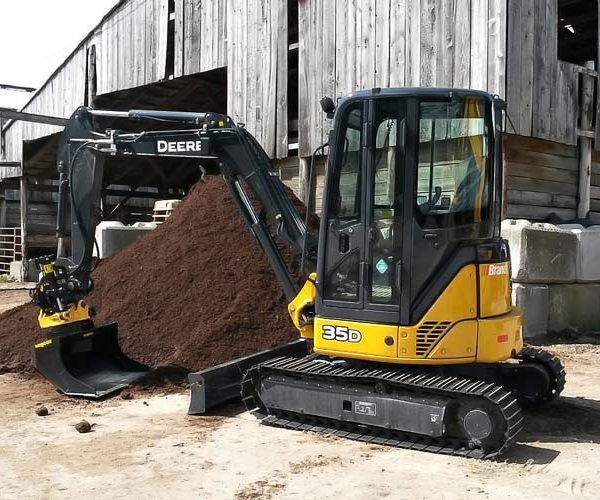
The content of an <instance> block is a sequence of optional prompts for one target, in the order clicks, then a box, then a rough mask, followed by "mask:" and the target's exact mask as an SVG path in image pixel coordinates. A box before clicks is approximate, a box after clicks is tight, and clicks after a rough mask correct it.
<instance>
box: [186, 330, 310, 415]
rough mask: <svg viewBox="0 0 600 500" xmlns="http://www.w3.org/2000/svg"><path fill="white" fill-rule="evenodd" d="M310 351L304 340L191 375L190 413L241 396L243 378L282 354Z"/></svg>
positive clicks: (197, 413)
mask: <svg viewBox="0 0 600 500" xmlns="http://www.w3.org/2000/svg"><path fill="white" fill-rule="evenodd" d="M307 353H308V343H307V342H306V340H304V339H299V340H295V341H294V342H290V343H289V344H284V345H281V346H278V347H274V348H272V349H267V350H266V351H260V352H257V353H255V354H251V355H249V356H245V357H243V358H238V359H234V360H233V361H228V362H227V363H223V364H220V365H217V366H213V367H211V368H207V369H206V370H202V371H199V372H195V373H190V374H189V375H188V381H189V383H190V389H191V400H190V406H189V409H188V415H201V414H203V413H206V412H207V411H208V410H210V409H211V408H214V407H216V406H218V405H220V404H223V403H226V402H229V401H236V400H239V399H240V395H241V384H242V377H243V376H244V373H246V371H247V370H248V369H249V368H250V367H252V366H254V365H256V364H258V363H264V362H265V361H268V360H270V359H273V358H277V357H279V356H292V357H302V356H306V355H307Z"/></svg>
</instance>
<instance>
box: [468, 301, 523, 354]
mask: <svg viewBox="0 0 600 500" xmlns="http://www.w3.org/2000/svg"><path fill="white" fill-rule="evenodd" d="M521 322H522V318H521V311H520V310H519V309H517V308H513V309H512V311H511V312H509V313H508V314H504V315H502V316H497V317H495V318H488V319H480V320H479V335H478V340H477V362H479V363H496V362H498V361H505V360H506V359H508V358H510V357H511V356H512V354H513V353H518V352H519V351H520V350H521V349H522V348H523V337H522V333H521Z"/></svg>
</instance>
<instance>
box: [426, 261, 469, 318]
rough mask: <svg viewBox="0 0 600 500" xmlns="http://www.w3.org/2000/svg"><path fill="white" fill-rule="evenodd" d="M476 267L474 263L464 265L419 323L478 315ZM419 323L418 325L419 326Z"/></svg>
mask: <svg viewBox="0 0 600 500" xmlns="http://www.w3.org/2000/svg"><path fill="white" fill-rule="evenodd" d="M475 273H476V268H475V265H474V264H470V265H468V266H465V267H463V268H462V269H461V270H460V271H459V272H458V274H457V275H456V276H455V278H454V279H453V280H452V281H451V282H450V284H449V285H448V286H447V287H446V289H445V290H444V291H443V292H442V293H441V295H440V296H439V297H438V299H437V300H436V301H435V303H434V304H433V306H431V308H430V309H429V311H427V314H425V316H424V317H423V319H422V320H421V321H420V322H419V323H418V325H420V324H422V323H424V322H426V321H450V322H451V323H457V322H458V321H463V320H465V319H475V317H476V316H477V286H476V280H475V276H476V274H475ZM418 325H417V326H418Z"/></svg>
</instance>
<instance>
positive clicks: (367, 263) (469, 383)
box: [33, 88, 565, 458]
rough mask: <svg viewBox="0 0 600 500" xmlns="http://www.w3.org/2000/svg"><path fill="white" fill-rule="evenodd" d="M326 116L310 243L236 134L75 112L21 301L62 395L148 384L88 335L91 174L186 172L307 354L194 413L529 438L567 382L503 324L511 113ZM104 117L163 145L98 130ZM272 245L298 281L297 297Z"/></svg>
mask: <svg viewBox="0 0 600 500" xmlns="http://www.w3.org/2000/svg"><path fill="white" fill-rule="evenodd" d="M321 104H322V107H323V110H324V112H326V113H327V114H328V117H330V118H334V123H333V128H332V130H331V132H330V135H329V141H328V147H329V155H328V162H327V166H326V173H325V189H324V194H323V201H322V209H321V218H320V227H319V231H318V235H317V234H313V233H312V232H311V231H309V230H307V224H306V222H305V221H304V220H303V219H302V217H301V216H300V215H299V213H298V212H297V210H296V208H295V206H294V205H293V203H292V202H291V201H290V199H289V197H288V195H287V193H286V191H285V189H284V186H283V184H282V183H281V181H280V180H279V178H278V177H277V176H276V175H275V173H274V172H273V170H272V166H271V162H270V160H269V158H268V156H267V154H266V153H265V152H264V150H263V149H262V148H261V146H260V145H259V143H258V142H257V141H256V139H255V138H254V137H253V136H252V135H251V134H250V133H249V132H248V131H247V130H246V129H245V128H244V127H243V125H241V124H235V123H234V122H233V121H232V120H231V119H230V118H229V117H227V116H224V115H219V114H213V113H192V112H170V111H150V110H132V111H128V112H121V111H101V110H94V109H87V108H79V109H77V110H76V111H75V113H74V114H73V116H72V117H71V118H70V120H69V122H68V124H67V126H66V128H65V130H64V132H63V134H62V139H61V142H60V147H59V152H58V170H59V175H60V181H59V182H60V184H59V210H58V223H57V238H58V252H57V257H56V259H53V258H43V259H40V260H39V262H38V266H39V269H40V276H41V278H40V282H39V284H38V286H37V288H36V290H35V292H34V294H33V300H34V302H35V303H36V304H38V305H39V307H40V309H41V311H40V317H39V322H40V326H41V327H42V328H43V329H44V330H45V331H46V332H47V340H46V341H44V342H41V343H40V344H38V345H37V346H35V349H34V364H35V365H36V366H37V368H38V370H40V371H41V372H42V374H44V375H45V376H46V377H47V378H48V379H49V380H50V381H51V382H53V383H54V384H55V385H56V386H57V387H58V388H59V389H60V390H62V391H63V392H65V393H67V394H73V395H83V396H88V397H101V396H103V395H106V394H109V393H111V392H114V391H115V390H118V389H119V388H121V387H123V386H124V385H127V384H128V383H131V382H132V381H134V380H136V379H137V378H139V377H141V376H143V374H144V373H145V370H146V368H145V367H144V366H142V365H140V364H138V363H136V362H134V361H133V360H130V359H129V358H127V357H126V356H125V355H124V354H123V353H122V352H121V350H120V349H119V347H118V340H117V329H116V325H115V324H111V325H103V326H99V327H96V326H95V325H94V323H93V321H92V309H91V308H90V307H89V306H88V305H87V303H86V301H85V297H86V295H87V294H88V293H89V292H90V291H91V289H92V287H93V284H92V280H91V271H92V252H93V245H94V229H95V225H96V223H97V213H98V207H99V200H100V194H101V189H102V179H103V164H104V160H105V159H106V158H107V157H110V156H121V157H128V156H136V155H137V156H152V157H158V158H161V157H175V158H181V159H183V158H186V159H194V160H198V163H200V164H201V165H202V169H203V172H204V173H205V174H207V175H220V176H222V177H223V179H224V181H225V182H226V183H227V185H228V187H229V189H230V192H231V195H232V197H233V199H234V200H235V202H236V205H237V207H238V208H239V210H240V211H241V213H242V215H243V218H244V220H245V222H246V223H247V225H248V227H249V229H250V231H251V232H252V234H253V235H254V237H255V239H256V241H257V242H258V244H259V246H260V247H261V248H262V250H263V251H264V253H265V255H266V257H267V258H268V260H269V262H270V265H271V266H272V269H273V271H274V274H275V276H276V277H277V279H278V281H279V282H280V284H281V286H282V288H283V290H284V292H285V294H286V296H287V297H288V300H289V306H288V310H289V314H290V317H291V320H292V322H293V324H294V325H295V327H296V328H297V329H298V331H299V334H300V337H301V340H299V341H297V342H295V343H294V346H292V347H290V346H288V347H287V348H286V349H280V350H277V349H275V350H272V351H265V352H263V353H258V354H257V355H253V356H250V357H248V358H244V359H241V360H236V361H234V362H232V363H229V364H227V365H226V366H225V365H224V366H220V367H216V371H214V370H213V371H212V372H211V374H212V376H207V374H204V375H205V376H203V377H200V378H198V377H197V378H195V379H194V378H193V376H194V374H191V375H190V381H191V382H192V393H193V394H194V383H196V384H198V383H200V384H204V385H205V387H204V388H203V392H202V397H203V398H204V400H203V401H202V402H201V403H198V402H196V403H198V404H199V405H200V406H206V405H208V399H210V397H209V395H210V394H211V393H212V394H213V396H214V395H215V394H216V396H215V397H217V399H218V398H219V394H221V395H223V394H229V393H231V391H233V392H234V393H236V394H237V395H238V397H239V395H240V391H241V398H242V400H243V402H244V403H245V405H246V406H247V408H248V409H249V410H252V411H253V412H254V413H255V414H256V415H257V417H258V418H260V419H261V422H262V423H263V424H268V425H272V426H276V427H282V428H287V429H299V430H312V431H317V432H328V433H334V434H335V435H338V436H343V437H348V438H352V439H358V440H361V441H367V442H374V443H380V444H387V445H391V446H397V447H406V448H411V449H417V450H424V451H430V452H436V453H444V454H452V455H461V456H467V457H477V458H490V457H495V456H498V455H499V454H501V453H502V452H503V451H504V450H505V449H506V448H507V447H508V446H510V444H511V443H512V442H514V441H515V438H516V437H517V435H518V433H519V431H520V430H521V428H522V426H523V416H522V413H521V409H522V408H524V407H536V406H540V405H543V404H546V403H549V402H550V401H552V400H553V399H555V398H556V397H557V396H558V395H559V394H560V392H561V391H562V389H563V387H564V383H565V372H564V369H563V367H562V365H561V363H560V361H559V360H558V359H557V358H556V357H555V356H553V355H552V354H551V353H550V352H547V351H546V350H543V349H539V348H536V347H528V346H524V345H523V339H522V333H521V313H520V311H519V310H518V309H516V308H513V307H512V305H511V296H510V295H511V293H510V292H511V285H510V257H509V248H508V246H507V242H506V241H505V240H503V239H502V237H501V235H500V221H501V207H502V165H503V163H502V133H503V128H502V124H503V120H504V115H503V112H504V109H505V103H504V102H503V101H502V100H501V99H499V98H498V97H497V96H491V95H489V94H487V93H485V92H481V91H474V90H457V89H422V88H418V89H372V90H367V91H359V92H356V93H354V94H352V95H351V96H349V97H346V98H344V99H340V100H339V101H338V102H337V104H336V103H334V102H333V100H331V99H327V98H326V99H323V101H322V102H321ZM101 117H111V118H118V119H119V120H121V122H123V121H124V120H127V121H128V123H129V121H143V122H147V123H152V122H154V123H157V122H160V125H161V127H162V129H161V130H144V131H141V132H137V131H133V132H132V131H123V130H119V129H108V130H102V131H99V127H97V125H96V123H95V121H96V120H97V119H99V118H101ZM165 129H166V130H165ZM68 205H70V210H71V252H70V255H67V250H66V248H65V236H66V234H67V224H66V211H67V207H68ZM277 239H279V240H281V241H283V242H285V243H286V244H287V245H289V246H290V248H291V249H292V251H293V253H294V255H295V256H296V257H297V258H298V259H299V260H300V261H301V262H302V269H303V271H304V272H305V275H306V281H305V283H304V285H303V286H302V287H300V288H299V287H298V286H297V284H296V282H295V280H294V279H293V278H292V277H291V274H290V271H289V270H288V268H287V267H286V262H285V261H284V259H283V258H282V255H281V253H280V251H279V248H278V246H277V244H276V240H277ZM268 327H269V325H265V329H268ZM232 374H234V375H235V376H233V377H232V376H231V375H232ZM193 398H194V397H193ZM193 398H192V399H193ZM207 398H208V399H207ZM195 405H196V404H195V403H194V402H192V405H191V406H192V407H194V406H195ZM196 406H197V405H196ZM190 412H191V413H195V411H193V408H190Z"/></svg>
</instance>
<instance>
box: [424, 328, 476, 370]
mask: <svg viewBox="0 0 600 500" xmlns="http://www.w3.org/2000/svg"><path fill="white" fill-rule="evenodd" d="M476 351H477V320H470V321H462V322H461V323H458V324H456V325H454V326H453V327H452V328H451V329H450V331H449V332H448V333H446V335H444V336H443V337H442V339H441V340H440V341H439V342H438V344H437V345H436V346H435V347H434V348H433V350H432V351H431V354H430V355H429V356H428V357H429V358H433V359H447V358H465V362H468V361H474V360H475V353H476Z"/></svg>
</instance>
